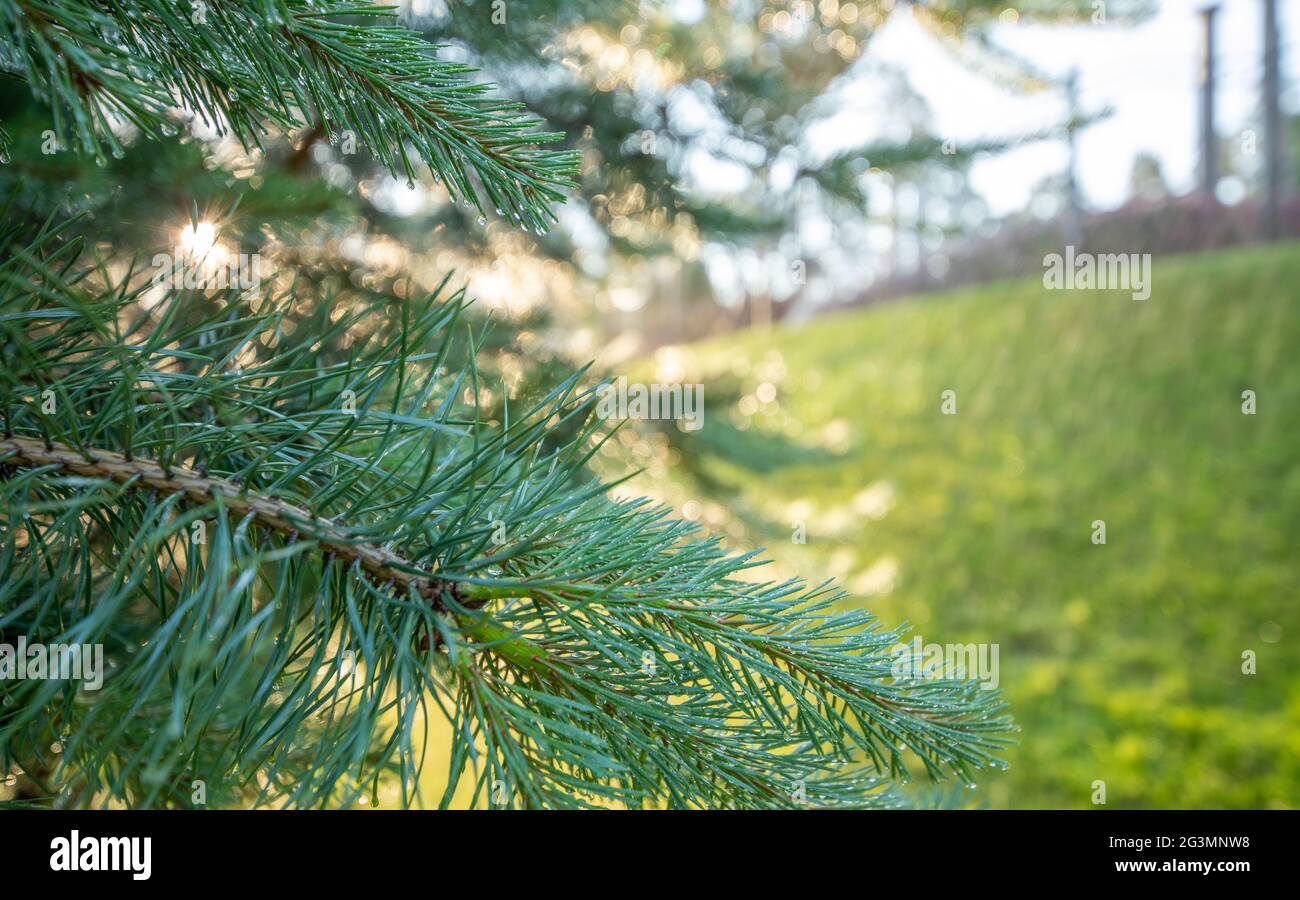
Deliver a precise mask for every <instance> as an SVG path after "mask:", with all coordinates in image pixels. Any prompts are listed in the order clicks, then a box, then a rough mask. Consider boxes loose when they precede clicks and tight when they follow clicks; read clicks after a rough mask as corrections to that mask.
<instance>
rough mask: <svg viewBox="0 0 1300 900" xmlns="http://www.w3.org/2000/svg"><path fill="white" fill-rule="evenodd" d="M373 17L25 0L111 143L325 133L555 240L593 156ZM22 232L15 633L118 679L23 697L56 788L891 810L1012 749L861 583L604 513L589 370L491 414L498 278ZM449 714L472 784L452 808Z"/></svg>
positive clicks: (3, 758)
mask: <svg viewBox="0 0 1300 900" xmlns="http://www.w3.org/2000/svg"><path fill="white" fill-rule="evenodd" d="M200 10H201V11H202V16H201V17H200V18H201V19H202V21H199V20H198V19H196V18H195V16H198V15H199V11H200ZM374 13H375V10H374V9H372V8H370V7H365V8H364V9H358V8H356V7H354V6H353V5H351V4H349V3H345V2H340V0H314V2H313V0H301V2H285V0H266V2H264V0H245V2H243V3H221V4H193V5H191V4H184V5H181V4H176V3H170V2H166V0H129V2H127V0H115V2H111V3H107V2H106V3H103V4H96V5H88V4H83V3H72V2H58V0H42V2H37V0H28V2H17V0H3V2H0V53H2V54H3V58H4V60H5V62H6V66H7V68H9V69H10V70H11V71H17V72H20V73H21V74H22V77H23V78H24V79H25V80H26V82H27V83H28V85H29V86H30V88H31V90H32V92H33V94H34V95H35V96H36V97H37V98H38V99H40V100H41V101H42V102H43V103H46V104H48V106H49V107H50V109H51V111H52V112H53V114H54V118H55V122H56V123H57V124H56V130H57V132H58V139H59V140H60V141H61V142H67V143H68V144H70V145H74V146H76V147H78V148H79V149H80V150H81V151H83V152H85V153H87V154H89V155H91V156H92V157H93V156H97V155H98V156H103V154H105V153H107V154H108V155H109V156H112V155H114V154H115V153H116V152H120V150H121V141H120V139H119V138H118V137H117V136H116V134H117V132H115V130H114V128H115V127H117V128H120V127H121V123H122V122H124V121H125V122H129V123H130V124H131V125H132V126H134V127H135V128H137V129H139V131H140V132H141V134H142V135H144V136H145V137H148V138H153V139H157V140H164V141H165V140H167V138H168V136H169V132H170V130H171V129H172V127H173V121H174V120H173V119H172V114H171V110H172V109H173V108H175V107H177V106H179V107H181V108H183V109H185V110H188V111H189V112H190V113H193V114H194V115H197V116H200V117H202V118H204V119H205V120H208V121H210V122H212V123H214V124H216V125H218V126H220V127H223V128H228V129H229V130H230V131H231V132H232V133H233V134H235V135H236V136H237V137H239V138H240V139H241V140H243V141H246V142H248V143H250V144H256V143H257V142H258V141H260V140H262V139H263V138H264V136H265V135H266V134H267V129H268V126H273V127H278V128H281V129H294V128H301V127H307V126H310V125H311V124H312V123H313V122H317V121H319V122H321V123H324V126H325V127H326V128H328V129H346V130H350V131H353V132H355V133H357V134H359V135H361V137H362V139H363V140H364V141H365V143H366V144H367V146H368V147H370V148H371V150H372V152H374V153H375V154H376V156H377V157H378V158H379V159H381V160H383V161H384V162H385V163H386V164H387V165H388V166H389V167H390V168H391V169H392V170H393V171H394V172H395V173H399V174H406V175H408V176H410V175H411V174H413V169H414V165H415V162H414V161H413V160H412V159H411V158H410V156H409V154H408V149H409V150H411V151H413V153H414V154H415V155H416V156H418V158H419V159H420V160H421V161H422V162H423V163H424V164H425V165H427V166H428V167H429V168H430V169H431V170H432V171H433V172H434V173H435V175H436V176H438V177H440V178H441V179H442V180H443V182H444V183H446V184H447V185H449V187H450V188H451V189H452V190H453V191H454V192H455V193H456V195H457V196H458V197H459V198H461V199H463V200H464V201H465V202H468V203H470V204H471V206H476V207H478V208H479V209H481V210H482V209H492V210H495V209H500V210H502V214H503V215H507V216H511V217H512V218H517V219H518V220H519V221H521V222H523V223H525V224H528V225H529V226H530V227H535V228H544V227H546V226H547V225H548V224H549V223H550V222H553V221H554V213H553V211H552V207H553V205H554V204H555V203H558V202H561V201H562V199H563V191H564V190H565V189H566V188H567V187H568V186H570V185H571V183H572V179H573V178H574V176H575V174H576V166H577V159H576V158H575V156H574V155H573V154H572V153H568V152H565V151H555V150H549V149H546V148H545V146H544V144H545V143H546V142H547V141H549V140H550V138H551V136H549V135H545V134H537V133H535V132H534V131H533V130H532V120H530V119H529V118H527V117H526V116H525V115H523V114H522V112H521V111H520V110H519V109H518V108H517V107H516V106H515V105H513V104H510V103H507V102H504V101H499V100H496V99H493V98H492V97H491V94H490V93H489V92H488V90H487V88H486V87H485V86H484V85H482V84H479V83H476V82H474V81H472V80H471V76H472V72H470V71H468V70H467V69H466V68H465V67H464V66H460V65H456V64H451V63H446V62H442V61H439V60H438V59H437V57H436V56H434V55H431V54H430V53H429V48H428V47H427V46H426V45H424V44H423V43H422V42H421V41H420V40H419V39H418V37H416V36H414V35H413V34H411V33H409V32H407V31H405V30H404V29H402V28H400V27H397V26H395V25H394V24H393V23H392V22H391V21H389V20H387V19H386V18H385V17H383V16H378V17H376V16H375V15H374ZM6 222H7V223H9V224H7V225H6V227H5V229H4V232H3V234H0V352H3V366H2V367H0V385H2V387H0V415H2V416H3V437H0V476H2V477H0V516H2V517H3V533H2V534H0V571H3V572H4V576H3V579H2V580H0V645H4V646H14V645H16V644H17V643H18V642H19V641H22V642H25V643H26V644H27V645H28V646H36V645H40V646H44V647H53V646H54V645H62V646H67V645H99V646H102V647H103V652H104V655H105V658H106V659H107V661H108V663H109V666H108V669H107V671H106V672H105V674H104V677H103V683H102V685H101V686H99V687H98V689H97V690H89V689H87V687H88V686H86V685H82V686H80V687H79V685H78V684H77V683H76V682H75V681H73V680H67V679H62V680H59V679H40V678H28V679H21V680H19V679H13V678H8V679H5V680H3V681H0V697H2V701H0V765H3V766H4V767H5V768H6V770H8V771H12V772H14V773H15V774H21V777H22V779H23V784H24V787H25V792H24V796H26V797H28V798H30V799H31V800H32V802H38V803H46V802H56V803H59V804H62V805H105V804H113V803H120V804H128V805H133V806H190V805H198V804H200V803H201V804H203V805H209V806H219V805H265V806H292V807H312V806H338V805H343V806H346V805H351V804H353V803H356V802H358V801H359V800H360V799H361V798H363V797H367V798H373V797H375V796H376V795H377V792H378V788H379V785H380V784H383V783H394V782H395V783H396V784H398V785H399V788H400V796H401V800H402V802H403V803H404V804H413V803H416V802H417V800H422V801H425V802H438V803H439V805H442V806H446V805H449V804H451V803H452V802H453V799H454V798H455V796H456V790H457V787H458V786H460V785H462V784H468V785H469V792H468V793H469V799H470V802H471V803H474V804H475V805H492V806H526V807H583V806H608V805H627V806H633V807H640V806H647V805H668V806H674V807H742V808H752V807H780V806H791V805H808V806H856V807H895V806H900V805H906V804H908V803H910V802H913V801H914V799H915V798H914V797H913V796H911V795H909V793H908V791H906V790H905V789H902V788H901V787H900V783H902V782H905V781H906V780H907V778H908V773H909V770H916V769H918V768H919V769H921V770H923V771H924V772H925V773H927V774H928V775H930V776H932V777H933V778H934V779H945V778H948V777H951V776H955V777H956V778H957V779H959V780H960V781H961V782H963V783H966V782H970V781H972V780H973V777H974V772H975V771H976V770H978V769H981V768H984V767H987V766H992V765H1000V764H1001V763H1000V761H999V760H998V757H997V754H998V753H999V752H1000V748H1001V747H1003V746H1004V745H1005V744H1006V743H1007V742H1008V737H1007V732H1008V730H1009V729H1010V727H1011V726H1010V724H1009V719H1008V718H1007V716H1006V713H1005V708H1004V704H1003V703H1002V701H1001V699H1000V697H999V695H998V694H997V692H996V691H985V690H982V689H981V687H980V686H979V685H978V684H976V683H974V682H971V681H962V680H957V679H952V678H923V679H911V678H900V677H896V673H895V669H894V663H895V662H896V657H895V656H894V654H893V652H892V649H893V648H894V647H895V646H896V645H897V644H899V643H900V642H901V640H902V635H903V631H902V630H901V629H887V628H884V627H882V626H881V625H879V624H878V623H877V621H876V620H875V618H874V617H873V616H872V615H871V614H869V613H867V612H864V611H854V612H842V611H838V610H837V606H838V605H840V604H841V601H842V600H843V598H844V595H843V593H842V592H841V591H839V590H838V589H836V588H834V587H833V586H832V585H830V584H829V583H827V584H821V585H818V586H816V587H806V586H804V585H803V584H801V583H799V582H795V581H780V582H772V581H760V580H757V579H755V578H754V577H752V575H751V570H752V569H754V568H755V567H756V566H757V565H759V562H760V561H759V559H758V557H757V556H756V555H755V554H745V555H738V556H737V555H729V554H728V553H726V552H725V551H724V549H723V548H722V546H721V544H720V542H719V541H718V540H717V539H715V538H708V537H705V536H702V535H701V534H699V533H698V532H697V530H696V528H695V527H694V526H692V525H690V524H688V523H684V522H681V521H679V520H677V519H674V518H673V517H672V516H671V515H670V513H669V511H668V510H665V509H663V508H658V507H655V506H653V505H651V504H649V503H647V502H645V501H620V500H614V499H611V498H610V497H608V496H607V495H606V490H605V486H604V485H601V484H599V483H596V482H594V481H593V480H592V479H591V478H590V476H589V475H588V473H587V463H588V461H589V460H590V459H591V457H592V455H593V454H595V453H596V452H598V451H599V448H600V444H601V442H602V440H603V439H604V437H605V436H607V434H608V430H607V429H606V428H605V427H604V423H602V422H600V421H599V420H598V419H597V418H596V417H595V415H594V409H595V406H596V398H597V390H598V388H597V386H596V385H593V384H590V383H589V382H590V379H589V378H588V376H587V373H586V372H585V371H579V372H576V373H573V374H571V375H570V376H568V377H566V378H564V379H562V380H560V381H559V382H558V383H557V384H555V385H554V386H553V387H551V388H550V389H549V390H548V391H546V392H545V393H544V394H543V395H542V396H541V397H540V399H538V400H537V401H536V402H533V403H530V404H527V405H526V406H524V407H523V408H511V406H510V405H509V404H508V403H507V404H504V405H503V406H502V408H501V410H500V413H499V414H498V415H489V414H486V413H485V411H484V409H483V407H482V405H481V404H480V403H479V398H480V397H481V396H482V395H483V394H484V393H485V391H486V389H487V388H488V385H486V384H485V383H484V381H483V378H482V373H481V371H480V369H479V367H478V365H477V361H476V357H477V355H478V350H479V349H480V347H481V346H483V344H484V342H485V340H486V337H485V334H484V331H483V329H482V328H481V327H477V326H475V325H472V324H468V317H467V309H466V307H467V302H468V301H467V299H466V298H465V297H464V295H463V293H461V292H457V291H454V290H451V289H450V288H449V287H448V286H447V285H446V284H444V286H443V287H442V288H440V289H439V290H438V291H436V292H434V293H433V294H431V295H429V296H424V297H419V298H415V297H411V298H407V299H406V300H404V301H398V300H396V299H395V298H393V297H391V296H366V295H356V296H351V297H350V298H349V301H348V302H347V303H346V304H339V305H335V304H333V303H331V302H330V298H329V297H324V298H321V300H320V302H318V303H317V304H316V305H315V306H313V307H312V308H311V309H310V310H309V311H308V312H307V314H303V313H302V311H301V309H300V308H298V307H297V306H296V305H295V304H296V301H297V298H296V290H295V285H294V284H293V283H292V282H290V283H288V284H279V283H277V284H268V285H265V286H262V287H260V288H258V289H256V290H251V291H241V290H239V289H237V288H231V289H225V290H215V289H210V290H165V291H162V292H159V291H157V290H155V289H154V288H155V286H154V285H152V284H151V283H150V280H149V279H148V278H142V277H141V275H142V272H141V270H140V268H135V269H128V270H126V271H121V270H120V269H119V268H116V267H114V266H110V265H106V264H103V263H102V261H101V260H99V259H97V257H96V253H95V248H94V240H93V238H92V239H91V240H87V239H85V237H84V235H87V234H89V235H93V234H94V233H95V231H96V229H99V230H101V233H102V234H103V235H104V237H105V238H111V237H112V235H111V230H112V226H111V225H110V224H108V223H105V222H98V223H86V222H85V221H75V220H72V221H50V222H47V223H44V224H42V225H41V226H40V227H38V228H35V229H33V228H31V227H28V225H27V223H26V220H25V218H24V217H23V216H14V217H12V218H11V217H10V216H9V215H8V214H6ZM290 323H292V327H289V324H290ZM3 664H4V660H3V658H2V657H0V665H3ZM431 716H442V717H445V718H446V719H447V720H448V721H449V722H450V723H451V724H452V735H453V737H452V742H453V746H452V748H451V767H450V772H449V777H448V783H449V786H448V788H447V791H446V793H445V794H444V796H442V797H441V798H417V796H416V791H415V783H416V777H417V775H418V773H419V771H420V769H421V766H422V762H423V751H424V740H423V737H424V729H425V723H426V722H427V721H428V720H429V718H430V717H431ZM196 785H202V792H201V793H202V795H203V799H202V800H200V799H198V796H199V792H198V790H197V789H196Z"/></svg>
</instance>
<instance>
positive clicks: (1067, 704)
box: [605, 245, 1300, 808]
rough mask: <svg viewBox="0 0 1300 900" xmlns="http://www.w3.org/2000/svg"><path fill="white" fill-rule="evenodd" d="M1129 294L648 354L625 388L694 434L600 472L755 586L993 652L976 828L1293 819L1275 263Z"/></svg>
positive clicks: (1289, 277)
mask: <svg viewBox="0 0 1300 900" xmlns="http://www.w3.org/2000/svg"><path fill="white" fill-rule="evenodd" d="M1153 283H1154V290H1153V293H1152V296H1151V297H1150V299H1148V300H1146V301H1134V300H1133V299H1131V297H1130V295H1129V293H1128V292H1118V291H1117V292H1104V291H1076V292H1066V291H1047V290H1044V289H1043V287H1042V284H1041V281H1040V280H1038V279H1030V280H1024V281H1016V282H1011V283H1002V284H994V285H987V286H983V287H980V288H978V289H972V290H963V291H961V292H957V293H951V294H945V295H942V296H935V297H926V298H920V299H916V300H912V301H902V302H896V303H892V304H889V305H884V306H880V307H877V308H874V309H868V310H865V311H856V312H852V313H847V314H838V315H833V316H827V317H824V318H821V319H818V320H816V321H814V322H813V323H811V324H809V325H807V326H805V327H801V328H797V329H783V330H776V331H772V332H767V333H762V334H753V333H751V334H742V335H738V336H732V337H729V338H726V339H723V340H718V341H713V342H710V343H707V344H704V345H699V346H693V347H688V348H683V349H680V350H675V351H668V352H665V353H661V354H660V355H659V357H658V358H657V361H656V364H654V365H651V366H650V367H649V368H648V369H647V370H646V371H643V372H641V373H640V374H639V377H641V378H643V379H645V380H669V379H670V378H676V377H680V378H681V380H684V381H687V382H693V381H699V382H703V383H704V385H705V389H704V390H705V397H706V401H707V403H708V407H707V412H706V418H705V424H704V428H703V429H702V430H701V431H699V432H695V433H693V434H690V435H687V434H683V433H680V432H677V431H675V430H671V429H665V430H661V431H653V430H649V431H647V430H642V431H640V432H632V431H629V432H627V434H625V435H623V436H622V445H621V446H622V447H623V450H624V452H623V453H621V454H618V459H617V460H614V459H606V461H605V464H606V465H607V466H608V468H609V471H614V470H615V469H616V468H617V467H618V466H620V465H624V464H626V462H627V461H629V460H630V461H631V462H633V463H635V464H637V465H641V466H646V467H647V468H646V471H645V472H644V473H643V474H642V475H640V476H638V478H637V479H636V480H635V481H634V482H633V485H632V487H633V492H635V493H650V494H652V495H655V496H658V497H660V498H662V499H663V500H665V501H670V502H673V503H674V504H676V505H677V506H678V508H679V509H683V508H684V510H685V514H686V515H688V517H691V518H697V519H699V520H700V521H701V522H703V523H704V524H706V525H708V526H709V527H711V528H713V529H715V530H719V531H723V532H725V533H727V534H728V535H729V536H730V543H731V545H732V546H734V547H736V548H737V549H739V548H747V547H752V546H765V547H767V548H768V554H769V556H770V557H771V558H773V559H774V560H775V561H776V571H774V572H772V573H770V574H783V575H784V574H799V575H802V576H803V577H806V578H809V579H811V580H820V579H821V578H822V577H825V576H828V575H833V576H835V577H837V578H839V579H840V580H841V581H842V582H843V583H844V584H845V585H846V586H847V587H848V588H849V589H850V590H852V591H854V593H855V597H854V599H853V601H852V602H853V603H856V604H860V605H861V606H863V607H867V608H871V609H874V610H876V611H877V612H878V613H879V614H880V616H881V618H882V619H883V620H884V622H885V623H886V624H897V623H899V622H902V621H904V620H906V621H907V622H909V623H910V624H911V625H912V626H913V627H914V629H915V630H916V632H917V633H919V634H921V635H922V636H923V637H924V638H925V640H926V641H934V642H938V643H947V642H989V643H996V644H998V645H999V647H1000V664H1001V672H1000V676H1001V685H1002V688H1003V690H1004V693H1005V695H1006V697H1007V699H1008V700H1009V702H1010V704H1011V707H1012V711H1013V713H1014V715H1015V716H1016V719H1017V721H1018V723H1019V724H1020V726H1021V728H1022V729H1023V730H1022V732H1021V733H1020V734H1019V735H1018V738H1019V744H1018V745H1017V746H1016V747H1014V748H1013V749H1012V750H1011V751H1010V752H1009V755H1008V761H1009V762H1010V764H1011V768H1010V770H1009V771H1007V772H1005V773H1000V772H998V773H993V774H991V775H986V777H985V778H984V779H982V781H981V784H980V790H979V792H978V798H979V800H981V801H982V802H985V803H987V804H989V805H991V806H996V807H1088V806H1090V805H1091V795H1092V791H1093V787H1092V786H1093V782H1094V781H1095V780H1103V781H1105V783H1106V791H1107V805H1108V806H1110V807H1176V808H1183V807H1295V806H1297V805H1300V649H1298V646H1300V645H1298V644H1297V639H1300V247H1297V246H1296V245H1278V246H1274V247H1269V248H1263V249H1259V248H1255V249H1243V250H1234V251H1231V252H1226V253H1221V254H1216V255H1205V256H1198V257H1185V258H1174V259H1167V260H1157V261H1156V263H1155V268H1154V275H1153ZM656 370H657V373H658V376H657V379H656ZM765 385H767V386H765ZM948 390H951V391H955V392H956V403H957V413H956V414H955V415H944V414H942V413H941V409H940V406H941V396H942V394H943V392H944V391H948ZM1245 390H1252V391H1254V392H1255V394H1256V397H1257V404H1258V412H1257V414H1256V415H1253V416H1252V415H1244V414H1243V412H1242V402H1243V401H1242V392H1243V391H1245ZM765 400H766V402H764V401H765ZM1094 520H1104V522H1105V527H1106V543H1105V545H1096V544H1094V543H1093V540H1092V538H1093V524H1092V523H1093V522H1094ZM797 522H803V523H805V526H806V529H807V542H806V543H804V544H799V543H796V542H794V541H793V540H792V535H793V528H794V526H795V524H796V523H797ZM1247 650H1250V651H1253V652H1254V653H1255V654H1256V657H1257V667H1258V672H1257V674H1254V675H1246V674H1243V673H1242V662H1243V660H1242V654H1243V652H1244V651H1247Z"/></svg>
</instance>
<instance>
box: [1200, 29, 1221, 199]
mask: <svg viewBox="0 0 1300 900" xmlns="http://www.w3.org/2000/svg"><path fill="white" fill-rule="evenodd" d="M1218 12H1219V7H1217V6H1207V7H1205V8H1204V9H1202V10H1201V20H1202V23H1203V25H1204V28H1205V30H1204V41H1203V42H1202V52H1203V54H1204V55H1203V56H1202V57H1201V193H1202V194H1204V195H1205V196H1206V197H1207V198H1209V199H1210V200H1213V199H1214V196H1215V194H1214V188H1215V185H1217V184H1218V182H1219V165H1218V163H1219V149H1218V141H1217V140H1216V139H1215V135H1214V17H1215V15H1216V14H1217V13H1218Z"/></svg>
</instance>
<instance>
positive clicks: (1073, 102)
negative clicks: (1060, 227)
mask: <svg viewBox="0 0 1300 900" xmlns="http://www.w3.org/2000/svg"><path fill="white" fill-rule="evenodd" d="M1065 103H1066V106H1067V107H1068V110H1067V115H1068V116H1069V119H1068V121H1067V122H1066V125H1065V139H1066V144H1067V146H1068V148H1069V151H1070V160H1069V162H1068V163H1067V168H1066V172H1065V193H1066V198H1065V200H1066V210H1065V244H1066V246H1068V247H1074V248H1075V249H1076V250H1080V249H1082V244H1083V211H1082V209H1081V206H1082V204H1081V203H1080V202H1079V146H1078V139H1077V137H1076V135H1075V132H1076V131H1078V128H1079V120H1080V119H1081V118H1082V115H1081V113H1080V110H1079V70H1078V68H1073V69H1071V70H1070V74H1068V75H1066V76H1065Z"/></svg>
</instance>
